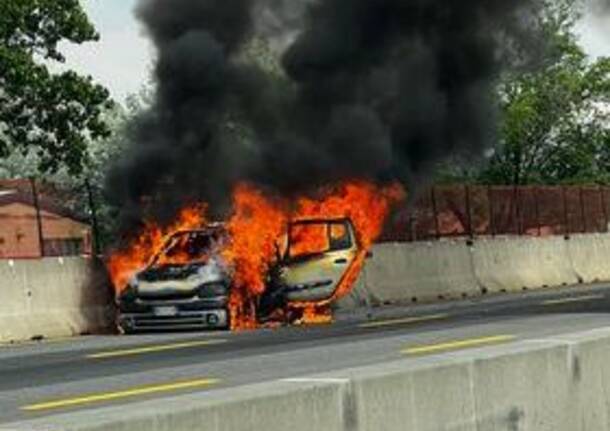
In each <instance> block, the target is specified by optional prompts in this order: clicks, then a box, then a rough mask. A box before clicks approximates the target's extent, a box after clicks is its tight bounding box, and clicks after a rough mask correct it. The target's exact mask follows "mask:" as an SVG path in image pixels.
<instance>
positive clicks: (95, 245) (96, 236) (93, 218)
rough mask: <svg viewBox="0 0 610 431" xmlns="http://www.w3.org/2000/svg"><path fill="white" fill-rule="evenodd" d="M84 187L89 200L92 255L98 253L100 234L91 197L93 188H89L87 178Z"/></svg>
mask: <svg viewBox="0 0 610 431" xmlns="http://www.w3.org/2000/svg"><path fill="white" fill-rule="evenodd" d="M85 189H86V190H87V200H88V201H89V210H90V211H91V217H90V219H91V230H92V231H93V232H92V233H93V234H92V235H91V237H92V240H93V247H91V251H92V253H93V256H94V257H95V256H98V255H99V254H100V236H99V227H98V224H97V207H96V206H95V200H94V199H93V190H92V189H91V183H90V182H89V179H88V178H87V179H85Z"/></svg>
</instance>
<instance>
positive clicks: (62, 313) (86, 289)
mask: <svg viewBox="0 0 610 431" xmlns="http://www.w3.org/2000/svg"><path fill="white" fill-rule="evenodd" d="M0 277H1V278H0V280H2V281H1V282H0V297H1V298H2V300H0V342H10V341H20V340H28V339H32V338H43V337H44V338H50V337H64V336H72V335H78V334H82V333H88V332H94V331H99V330H101V329H104V328H108V326H109V323H110V322H111V321H112V308H111V294H110V292H109V290H108V286H109V284H108V282H107V278H106V276H105V269H104V268H103V266H102V264H101V263H99V262H95V261H92V260H89V259H84V258H46V259H40V260H2V261H0Z"/></svg>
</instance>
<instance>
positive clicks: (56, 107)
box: [0, 0, 112, 174]
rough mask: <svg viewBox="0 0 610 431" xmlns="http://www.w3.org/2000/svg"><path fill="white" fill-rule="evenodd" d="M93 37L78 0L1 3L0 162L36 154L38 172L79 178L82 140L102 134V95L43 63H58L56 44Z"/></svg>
mask: <svg viewBox="0 0 610 431" xmlns="http://www.w3.org/2000/svg"><path fill="white" fill-rule="evenodd" d="M98 38H99V36H98V34H97V33H96V31H95V29H94V28H93V26H92V24H91V23H90V22H89V20H88V19H87V16H86V14H85V13H84V11H83V9H82V8H81V6H80V4H79V2H78V0H10V1H1V2H0V157H2V158H4V157H8V156H9V155H10V154H12V153H14V152H19V153H21V154H22V155H23V156H30V155H31V154H33V153H35V158H36V160H37V162H38V170H39V171H40V172H54V171H57V170H58V169H59V168H60V167H62V166H64V167H66V168H67V169H68V171H69V172H70V174H79V173H81V172H82V170H83V167H84V164H85V159H86V153H87V142H88V141H89V140H95V139H98V138H101V137H106V136H108V134H109V129H108V126H107V125H106V124H105V122H104V117H103V112H104V111H105V110H107V109H108V108H110V107H111V104H112V103H111V101H110V99H109V93H108V91H107V90H106V89H105V88H103V87H102V86H100V85H96V84H95V83H93V81H92V79H91V78H90V77H83V76H79V75H78V74H77V73H75V72H73V71H67V72H63V73H58V74H53V73H51V72H50V71H49V68H48V65H49V63H51V62H63V61H64V60H65V59H64V57H63V55H62V54H61V52H59V50H58V44H59V43H60V42H62V41H68V42H72V43H78V44H80V43H84V42H87V41H95V40H97V39H98Z"/></svg>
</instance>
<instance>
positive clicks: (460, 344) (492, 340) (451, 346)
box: [402, 335, 516, 355]
mask: <svg viewBox="0 0 610 431" xmlns="http://www.w3.org/2000/svg"><path fill="white" fill-rule="evenodd" d="M515 338H516V337H515V336H514V335H495V336H492V337H481V338H470V339H467V340H458V341H449V342H446V343H440V344H429V345H425V346H416V347H409V348H407V349H404V350H402V353H404V354H406V355H422V354H426V353H438V352H446V351H451V350H459V349H467V348H472V347H480V346H485V345H489V344H499V343H506V342H508V341H512V340H514V339H515Z"/></svg>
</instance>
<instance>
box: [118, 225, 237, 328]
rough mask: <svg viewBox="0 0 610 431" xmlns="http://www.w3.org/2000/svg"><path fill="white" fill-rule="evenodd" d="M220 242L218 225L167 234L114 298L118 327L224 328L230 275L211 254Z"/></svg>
mask: <svg viewBox="0 0 610 431" xmlns="http://www.w3.org/2000/svg"><path fill="white" fill-rule="evenodd" d="M224 240H225V233H224V230H223V228H222V226H220V225H214V226H211V227H207V228H206V229H201V230H191V231H180V232H176V233H174V234H173V235H172V236H170V237H169V238H168V239H167V241H166V243H165V245H164V246H163V248H162V250H161V251H160V252H159V253H157V255H155V257H154V258H153V260H152V261H151V262H150V263H149V265H148V266H147V268H146V269H144V270H143V271H141V272H139V273H138V274H136V275H135V276H134V277H133V278H132V279H131V280H130V281H129V283H128V285H127V288H126V289H125V290H124V291H123V292H122V293H121V295H120V296H119V297H118V298H117V307H118V317H117V324H118V327H119V329H121V330H122V332H136V331H147V330H148V331H154V330H163V329H199V328H226V327H228V325H229V313H228V307H227V306H228V299H229V289H230V277H229V274H228V271H227V270H226V268H225V267H224V266H223V265H222V263H221V262H220V261H219V259H218V257H217V256H216V253H215V252H216V251H217V250H218V249H219V248H220V247H222V242H223V241H224ZM176 260H178V261H180V262H179V263H175V262H174V261H176ZM184 261H186V262H187V263H183V262H184Z"/></svg>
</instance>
